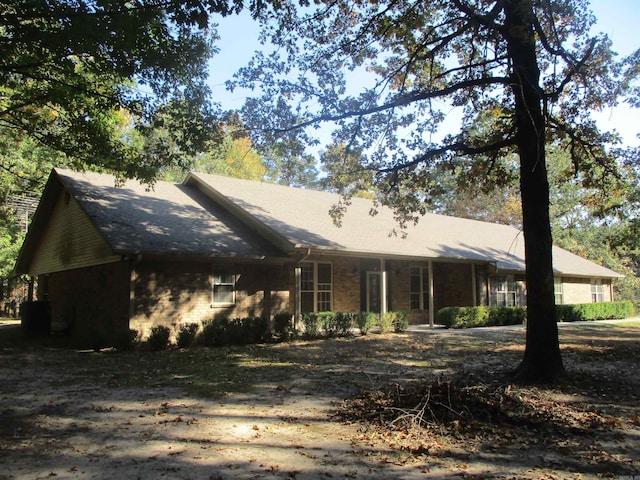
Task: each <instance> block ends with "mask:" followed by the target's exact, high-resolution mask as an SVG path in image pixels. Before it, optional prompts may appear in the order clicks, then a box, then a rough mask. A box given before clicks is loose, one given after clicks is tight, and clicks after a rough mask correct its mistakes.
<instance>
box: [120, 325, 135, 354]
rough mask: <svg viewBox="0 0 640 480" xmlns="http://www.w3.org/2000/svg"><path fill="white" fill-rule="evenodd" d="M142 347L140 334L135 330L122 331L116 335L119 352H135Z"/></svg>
mask: <svg viewBox="0 0 640 480" xmlns="http://www.w3.org/2000/svg"><path fill="white" fill-rule="evenodd" d="M138 345H140V332H138V330H134V329H132V328H131V329H127V330H120V331H118V332H116V333H115V347H116V348H117V349H118V350H129V351H130V350H135V349H136V347H137V346H138Z"/></svg>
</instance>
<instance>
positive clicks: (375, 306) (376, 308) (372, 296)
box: [367, 272, 382, 313]
mask: <svg viewBox="0 0 640 480" xmlns="http://www.w3.org/2000/svg"><path fill="white" fill-rule="evenodd" d="M381 304H382V302H381V298H380V272H367V311H368V312H374V313H380V306H381Z"/></svg>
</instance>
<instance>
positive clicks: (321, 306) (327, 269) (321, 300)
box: [300, 262, 333, 313]
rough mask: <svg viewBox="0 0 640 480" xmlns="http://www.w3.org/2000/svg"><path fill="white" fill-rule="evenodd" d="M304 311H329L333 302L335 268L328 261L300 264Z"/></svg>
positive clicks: (301, 296) (302, 306)
mask: <svg viewBox="0 0 640 480" xmlns="http://www.w3.org/2000/svg"><path fill="white" fill-rule="evenodd" d="M300 300H301V308H302V312H303V313H306V312H329V311H331V310H332V304H333V269H332V266H331V263H328V262H303V263H302V264H300Z"/></svg>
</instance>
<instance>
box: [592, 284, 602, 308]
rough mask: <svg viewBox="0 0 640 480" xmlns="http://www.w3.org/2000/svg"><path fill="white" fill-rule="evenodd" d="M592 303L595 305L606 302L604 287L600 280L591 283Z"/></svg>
mask: <svg viewBox="0 0 640 480" xmlns="http://www.w3.org/2000/svg"><path fill="white" fill-rule="evenodd" d="M591 301H592V302H593V303H600V302H604V285H603V284H602V280H600V279H598V280H592V281H591Z"/></svg>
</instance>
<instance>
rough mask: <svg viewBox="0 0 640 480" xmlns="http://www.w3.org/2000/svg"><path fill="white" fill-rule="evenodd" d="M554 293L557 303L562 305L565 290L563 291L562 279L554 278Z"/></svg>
mask: <svg viewBox="0 0 640 480" xmlns="http://www.w3.org/2000/svg"><path fill="white" fill-rule="evenodd" d="M553 295H554V297H555V301H556V305H562V302H563V291H562V279H561V278H554V279H553Z"/></svg>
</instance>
